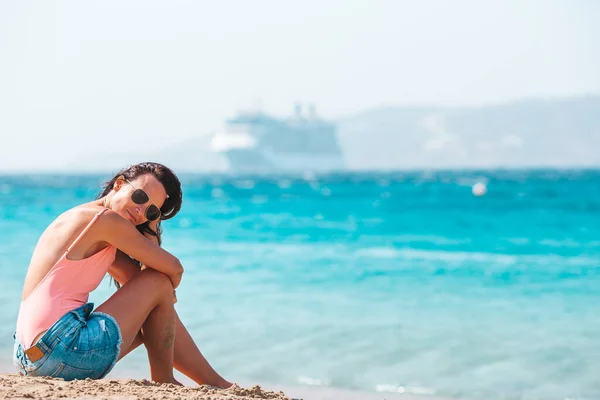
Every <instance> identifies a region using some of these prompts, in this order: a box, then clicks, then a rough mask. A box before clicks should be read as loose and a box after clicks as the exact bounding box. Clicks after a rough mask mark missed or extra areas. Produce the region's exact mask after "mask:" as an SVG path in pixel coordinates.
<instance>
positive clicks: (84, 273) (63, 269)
mask: <svg viewBox="0 0 600 400" xmlns="http://www.w3.org/2000/svg"><path fill="white" fill-rule="evenodd" d="M106 210H107V209H106V208H105V209H103V210H102V211H100V212H99V213H98V214H96V215H95V216H94V218H93V219H92V220H91V221H90V223H89V224H88V225H87V226H86V227H85V229H84V230H83V232H81V233H80V234H79V236H78V237H77V239H75V241H74V242H73V244H71V246H69V248H68V249H67V251H66V252H65V254H63V255H62V257H61V258H60V259H59V260H58V261H57V262H56V264H54V266H52V268H51V269H50V271H48V273H47V274H46V276H45V277H44V278H43V279H42V280H41V281H40V283H39V284H38V285H37V286H36V287H35V289H33V291H32V292H31V293H30V294H29V296H27V298H26V299H25V300H23V301H22V302H21V308H20V310H19V317H18V319H17V338H18V339H19V342H20V343H21V345H22V346H23V347H24V348H25V349H28V348H30V347H31V346H32V345H33V344H34V343H33V341H34V339H35V338H36V337H37V336H38V335H39V334H40V333H42V332H44V331H46V330H48V329H49V328H50V327H51V326H52V325H54V323H55V322H56V321H58V320H59V319H60V317H62V316H63V315H65V314H66V313H68V312H69V311H71V310H74V309H76V308H77V307H80V306H82V305H84V304H86V303H87V301H88V298H89V295H90V292H92V291H93V290H94V289H96V288H97V287H98V285H99V284H100V282H101V281H102V278H104V275H106V273H107V272H108V268H109V267H110V266H111V264H112V263H113V261H114V260H115V255H116V251H117V249H116V247H114V246H108V247H106V248H104V249H102V250H100V251H99V252H98V253H96V254H94V255H93V256H91V257H88V258H85V259H83V260H69V259H67V255H68V254H69V252H70V251H71V249H72V248H73V247H74V246H75V245H76V244H77V243H78V242H79V241H80V240H81V238H82V237H83V236H84V235H85V234H86V233H87V231H88V230H89V229H90V228H91V226H92V225H93V224H94V222H96V220H97V219H98V217H99V216H100V215H102V213H104V212H105V211H106Z"/></svg>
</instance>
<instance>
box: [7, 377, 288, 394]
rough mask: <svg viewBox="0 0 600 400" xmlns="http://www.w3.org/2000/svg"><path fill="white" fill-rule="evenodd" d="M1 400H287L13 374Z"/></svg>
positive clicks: (145, 383) (136, 382)
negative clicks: (20, 399) (69, 380)
mask: <svg viewBox="0 0 600 400" xmlns="http://www.w3.org/2000/svg"><path fill="white" fill-rule="evenodd" d="M0 398H2V399H18V398H29V399H64V398H69V399H114V400H117V399H118V400H125V399H165V400H168V399H202V400H220V399H230V400H248V399H277V400H290V397H287V396H286V395H285V394H284V393H283V392H271V391H267V390H263V389H262V388H261V387H260V386H254V387H252V388H249V389H244V388H241V387H239V386H237V385H234V386H233V387H231V388H229V389H217V388H213V387H210V386H199V387H182V386H175V385H171V384H157V383H154V382H150V381H148V380H146V379H141V380H134V379H128V380H116V379H102V380H91V379H86V380H84V381H77V380H76V381H71V382H65V381H63V380H61V379H51V378H37V377H22V376H19V375H16V374H2V375H0Z"/></svg>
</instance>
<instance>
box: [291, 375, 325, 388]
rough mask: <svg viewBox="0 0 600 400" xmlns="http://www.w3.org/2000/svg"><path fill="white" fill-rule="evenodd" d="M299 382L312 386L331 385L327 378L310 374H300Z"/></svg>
mask: <svg viewBox="0 0 600 400" xmlns="http://www.w3.org/2000/svg"><path fill="white" fill-rule="evenodd" d="M298 383H302V384H305V385H310V386H327V385H329V381H328V380H326V379H318V378H311V377H309V376H299V377H298Z"/></svg>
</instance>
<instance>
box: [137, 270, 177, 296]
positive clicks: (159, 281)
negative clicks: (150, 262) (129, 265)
mask: <svg viewBox="0 0 600 400" xmlns="http://www.w3.org/2000/svg"><path fill="white" fill-rule="evenodd" d="M140 276H141V277H143V279H147V280H148V281H149V283H151V284H152V286H153V289H154V290H155V291H160V292H164V293H167V294H172V293H173V283H172V282H171V279H170V278H169V277H168V276H167V275H166V274H163V273H162V272H160V271H157V270H155V269H152V268H146V269H144V270H143V271H140Z"/></svg>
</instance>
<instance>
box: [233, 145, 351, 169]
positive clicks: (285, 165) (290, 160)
mask: <svg viewBox="0 0 600 400" xmlns="http://www.w3.org/2000/svg"><path fill="white" fill-rule="evenodd" d="M225 156H226V157H227V160H228V161H229V166H230V169H231V170H232V171H236V172H277V171H337V170H342V169H344V159H343V158H342V155H341V154H331V153H325V154H319V153H277V154H274V153H271V152H266V151H263V152H259V151H256V149H232V150H229V151H227V152H225Z"/></svg>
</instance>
